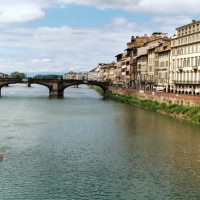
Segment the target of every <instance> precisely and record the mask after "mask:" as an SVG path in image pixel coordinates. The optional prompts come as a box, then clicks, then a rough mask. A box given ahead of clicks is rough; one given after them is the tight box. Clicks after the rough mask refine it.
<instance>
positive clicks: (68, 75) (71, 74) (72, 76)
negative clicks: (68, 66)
mask: <svg viewBox="0 0 200 200" xmlns="http://www.w3.org/2000/svg"><path fill="white" fill-rule="evenodd" d="M76 74H77V73H75V72H73V71H70V72H68V73H66V74H64V75H63V79H68V80H75V79H76Z"/></svg>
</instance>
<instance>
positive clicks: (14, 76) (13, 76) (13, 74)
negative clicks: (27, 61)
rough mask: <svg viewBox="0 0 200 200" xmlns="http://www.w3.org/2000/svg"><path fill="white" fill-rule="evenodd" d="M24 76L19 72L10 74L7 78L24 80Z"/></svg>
mask: <svg viewBox="0 0 200 200" xmlns="http://www.w3.org/2000/svg"><path fill="white" fill-rule="evenodd" d="M25 77H26V74H25V73H21V72H17V71H16V72H12V73H11V74H10V76H9V78H25Z"/></svg>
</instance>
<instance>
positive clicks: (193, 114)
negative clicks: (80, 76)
mask: <svg viewBox="0 0 200 200" xmlns="http://www.w3.org/2000/svg"><path fill="white" fill-rule="evenodd" d="M92 88H93V89H94V90H96V91H97V92H99V91H100V92H99V93H101V94H103V95H104V96H105V97H107V98H109V99H112V100H115V101H119V102H123V103H127V104H132V105H137V106H141V107H143V108H148V109H151V110H153V111H157V112H161V113H163V114H168V115H171V116H173V117H178V118H183V119H187V120H189V121H192V122H195V123H200V107H199V106H193V107H189V106H182V105H178V104H170V105H167V104H166V103H159V102H157V101H151V100H141V99H138V98H136V97H131V96H125V95H119V94H114V93H107V94H104V93H103V90H102V89H101V88H99V87H96V86H92Z"/></svg>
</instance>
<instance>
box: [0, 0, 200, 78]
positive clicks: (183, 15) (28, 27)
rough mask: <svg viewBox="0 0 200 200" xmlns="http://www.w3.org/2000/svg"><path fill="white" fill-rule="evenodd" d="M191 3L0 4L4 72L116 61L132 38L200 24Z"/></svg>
mask: <svg viewBox="0 0 200 200" xmlns="http://www.w3.org/2000/svg"><path fill="white" fill-rule="evenodd" d="M199 7H200V1H199V2H198V1H196V0H190V1H183V0H162V1H161V0H0V72H3V73H8V74H10V73H11V72H13V71H19V72H23V73H26V74H27V75H29V74H32V73H36V74H40V73H55V74H64V73H67V72H69V71H71V70H72V71H75V72H85V71H90V70H91V69H93V68H95V67H96V66H97V64H98V63H109V62H112V61H115V55H117V54H119V53H122V52H123V51H124V49H126V43H127V42H129V41H130V39H131V36H142V35H144V34H148V35H151V33H153V32H158V31H159V32H164V33H168V36H169V37H171V36H172V35H173V34H174V33H175V28H177V27H179V26H182V25H185V24H188V23H190V22H191V20H192V19H195V20H200V14H199V13H200V11H199Z"/></svg>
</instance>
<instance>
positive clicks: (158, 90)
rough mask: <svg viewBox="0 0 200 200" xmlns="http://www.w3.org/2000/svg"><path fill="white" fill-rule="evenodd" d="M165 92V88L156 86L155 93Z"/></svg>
mask: <svg viewBox="0 0 200 200" xmlns="http://www.w3.org/2000/svg"><path fill="white" fill-rule="evenodd" d="M165 90H166V86H163V85H158V86H156V91H157V92H163V91H165Z"/></svg>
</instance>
